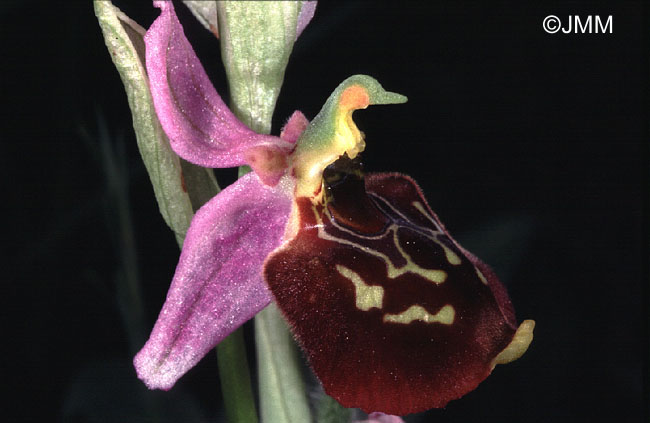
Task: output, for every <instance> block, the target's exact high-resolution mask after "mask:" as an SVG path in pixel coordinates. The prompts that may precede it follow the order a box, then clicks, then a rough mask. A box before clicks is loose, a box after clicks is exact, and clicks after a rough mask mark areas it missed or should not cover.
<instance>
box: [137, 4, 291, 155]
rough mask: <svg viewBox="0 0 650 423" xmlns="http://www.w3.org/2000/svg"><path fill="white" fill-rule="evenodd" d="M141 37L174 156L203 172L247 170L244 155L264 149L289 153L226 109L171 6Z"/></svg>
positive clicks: (285, 146) (285, 145) (286, 146)
mask: <svg viewBox="0 0 650 423" xmlns="http://www.w3.org/2000/svg"><path fill="white" fill-rule="evenodd" d="M154 5H155V6H157V7H159V8H160V9H161V10H162V13H161V14H160V16H159V17H158V18H157V19H156V20H155V21H154V23H153V24H152V25H151V28H149V31H147V35H146V36H145V44H146V64H147V72H148V74H149V80H150V81H149V82H150V86H151V94H152V96H153V102H154V106H155V108H156V113H157V114H158V118H159V119H160V123H161V124H162V127H163V129H164V130H165V133H166V134H167V136H168V137H169V139H170V142H171V146H172V148H173V149H174V151H175V152H176V153H177V154H178V155H179V156H181V157H183V158H184V159H185V160H188V161H190V162H192V163H195V164H198V165H200V166H204V167H232V166H240V165H242V164H246V158H245V156H244V152H245V151H246V150H248V149H249V148H251V147H258V146H267V147H272V148H274V149H281V150H283V151H287V152H288V151H289V150H291V148H292V147H293V146H292V145H291V144H290V143H287V142H285V141H282V140H281V139H280V138H278V137H273V136H270V135H261V134H258V133H256V132H254V131H252V130H251V129H249V128H248V127H247V126H246V125H244V124H243V123H242V122H241V121H240V120H239V119H237V118H236V117H235V115H234V114H233V113H232V112H231V111H230V109H228V107H227V106H226V105H225V103H224V102H223V100H222V99H221V97H220V96H219V94H218V93H217V91H216V90H215V89H214V86H213V85H212V83H211V82H210V79H209V78H208V76H207V74H206V73H205V70H204V69H203V66H201V62H199V59H198V58H197V57H196V54H195V53H194V50H193V49H192V46H191V45H190V43H189V41H188V40H187V38H185V34H184V33H183V27H182V26H181V24H180V22H179V21H178V18H177V17H176V14H175V13H174V6H173V4H172V2H171V1H157V2H154Z"/></svg>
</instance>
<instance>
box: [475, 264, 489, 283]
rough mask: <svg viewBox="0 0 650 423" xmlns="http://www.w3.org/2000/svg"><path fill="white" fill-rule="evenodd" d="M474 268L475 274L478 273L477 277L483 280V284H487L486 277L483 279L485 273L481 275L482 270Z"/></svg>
mask: <svg viewBox="0 0 650 423" xmlns="http://www.w3.org/2000/svg"><path fill="white" fill-rule="evenodd" d="M474 269H476V274H477V275H478V278H479V279H480V280H481V282H483V284H484V285H487V284H488V281H487V279H485V275H483V272H481V271H480V270H479V269H478V267H474Z"/></svg>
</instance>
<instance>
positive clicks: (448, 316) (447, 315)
mask: <svg viewBox="0 0 650 423" xmlns="http://www.w3.org/2000/svg"><path fill="white" fill-rule="evenodd" d="M455 317H456V311H455V310H454V308H453V307H452V306H451V305H449V304H447V305H445V306H444V307H442V308H441V309H440V310H438V312H437V313H436V314H431V313H429V312H428V311H426V310H425V309H424V307H422V306H420V305H417V304H416V305H412V306H411V307H409V308H408V309H407V310H406V311H403V312H401V313H399V314H384V322H385V323H401V324H404V325H408V324H409V323H411V322H413V321H415V320H418V321H421V322H424V323H442V324H443V325H451V324H452V323H454V318H455Z"/></svg>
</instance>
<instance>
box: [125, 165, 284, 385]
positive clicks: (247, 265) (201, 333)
mask: <svg viewBox="0 0 650 423" xmlns="http://www.w3.org/2000/svg"><path fill="white" fill-rule="evenodd" d="M292 193H293V182H292V181H291V179H290V178H285V179H283V180H282V181H280V183H279V184H278V185H277V186H275V187H274V188H269V187H266V186H264V185H262V184H261V183H260V182H259V179H258V177H257V175H255V174H254V173H249V174H247V175H245V176H244V177H242V178H241V179H239V180H238V181H237V182H235V183H234V184H232V185H230V186H229V187H228V188H226V189H225V190H223V191H221V192H220V193H219V194H218V195H217V196H216V197H214V198H213V199H212V200H210V201H209V202H208V203H206V204H205V205H204V206H203V207H202V208H201V209H200V210H199V211H198V212H197V213H196V215H195V216H194V219H193V220H192V224H191V226H190V228H189V230H188V232H187V236H186V238H185V243H184V245H183V251H182V252H181V256H180V260H179V263H178V266H177V267H176V274H175V275H174V279H173V281H172V284H171V287H170V289H169V292H168V293H167V300H166V301H165V304H164V306H163V308H162V311H161V312H160V315H159V316H158V321H157V322H156V325H155V326H154V329H153V331H152V333H151V336H150V338H149V340H148V341H147V343H146V344H145V346H144V348H142V350H141V351H140V352H139V353H138V354H137V355H136V357H135V359H134V365H135V368H136V370H137V372H138V377H139V378H140V379H142V380H143V381H144V382H145V384H146V385H147V386H148V387H149V388H151V389H155V388H160V389H165V390H166V389H170V388H171V387H172V386H173V385H174V383H175V382H176V380H178V378H179V377H181V376H182V375H183V374H184V373H185V372H187V371H188V370H189V369H190V368H192V367H193V366H194V365H195V364H196V363H197V362H198V361H199V360H200V359H201V358H202V357H203V356H204V355H205V354H206V353H207V352H208V351H210V349H212V348H213V347H214V346H215V345H216V344H218V343H219V342H220V341H221V340H222V339H223V338H225V337H226V336H227V335H228V334H229V333H231V332H232V331H233V330H235V329H236V328H237V327H239V326H240V325H241V324H243V323H244V322H246V321H247V320H248V319H250V318H251V317H253V316H254V315H255V314H256V313H257V312H258V311H260V310H261V309H262V308H264V307H266V305H267V304H268V303H269V302H270V300H271V294H270V292H269V290H268V289H267V287H266V284H265V283H264V280H263V279H262V263H263V262H264V260H265V259H266V257H267V256H268V255H269V253H270V252H271V251H273V250H274V249H276V248H277V247H278V246H279V245H280V243H281V240H282V237H283V234H284V228H285V226H286V222H287V220H288V218H289V213H290V211H291V206H292V201H293V200H292Z"/></svg>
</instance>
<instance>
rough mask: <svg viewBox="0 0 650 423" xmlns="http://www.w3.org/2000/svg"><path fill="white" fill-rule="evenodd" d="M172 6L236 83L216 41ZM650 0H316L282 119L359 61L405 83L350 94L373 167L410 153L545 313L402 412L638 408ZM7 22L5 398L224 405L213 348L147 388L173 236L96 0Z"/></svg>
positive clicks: (400, 163) (11, 5)
mask: <svg viewBox="0 0 650 423" xmlns="http://www.w3.org/2000/svg"><path fill="white" fill-rule="evenodd" d="M429 3H432V4H429ZM116 4H118V5H120V7H121V8H122V10H123V11H124V12H126V13H127V14H128V15H130V16H131V17H132V18H134V19H135V20H136V21H138V22H139V23H140V24H142V25H143V26H145V27H148V26H149V25H150V24H151V22H152V21H153V19H155V17H156V16H157V14H158V12H157V11H156V10H155V9H154V8H153V7H151V6H150V4H149V3H148V2H138V4H136V3H135V2H126V1H123V2H116ZM177 11H178V14H179V16H180V19H181V22H183V23H184V25H185V28H186V32H187V34H188V37H189V38H190V41H192V43H193V44H194V46H195V49H196V50H197V53H198V55H199V57H200V58H201V59H202V61H203V63H204V65H205V67H206V68H207V70H208V73H209V74H210V76H211V78H212V79H213V81H214V82H215V85H216V86H217V89H218V90H219V92H221V93H224V94H226V92H227V91H226V90H225V77H224V73H223V70H222V67H221V64H220V55H219V47H218V41H217V40H215V39H214V38H213V37H212V36H211V34H210V33H208V32H207V31H205V30H204V29H203V28H202V27H201V26H200V25H199V24H198V22H196V21H194V20H193V18H192V16H191V15H190V13H189V12H188V11H187V10H186V9H185V8H184V7H183V6H180V5H178V6H177ZM645 13H647V9H646V10H644V8H643V7H642V3H641V2H624V1H618V2H615V1H610V2H606V3H605V2H544V3H542V2H537V1H535V2H532V1H530V2H514V1H513V2H507V3H505V2H501V3H492V2H490V3H487V2H486V3H479V2H471V3H470V2H435V3H434V2H417V3H411V2H389V3H379V2H372V3H367V2H366V3H364V2H329V3H325V2H321V4H320V5H319V7H318V10H317V12H316V16H315V18H314V20H313V21H312V23H311V24H310V26H309V27H308V28H307V29H306V30H305V32H304V34H303V36H302V37H301V38H300V40H299V41H298V43H297V44H296V46H295V48H294V53H293V55H292V58H291V61H290V64H289V67H288V69H287V71H286V79H285V81H286V82H285V84H284V87H283V91H282V94H281V96H280V100H279V102H278V106H277V112H276V116H275V118H274V131H275V132H276V133H277V131H278V130H279V127H280V126H281V125H282V123H283V121H284V119H286V117H288V116H289V115H290V113H291V112H292V111H293V110H294V109H297V108H298V109H300V110H302V111H303V112H304V113H305V114H306V115H307V116H308V117H310V118H311V117H313V116H314V115H315V114H316V113H317V112H318V110H319V109H320V106H321V105H322V103H323V102H324V101H325V99H326V98H327V96H328V95H329V94H330V92H331V91H332V90H333V89H334V88H335V87H336V85H337V84H338V83H339V82H341V81H342V80H343V79H345V78H346V77H348V76H350V75H352V74H355V73H365V74H369V75H372V76H374V77H375V78H377V79H378V80H379V81H380V82H381V83H382V84H383V86H384V87H385V88H387V89H389V90H392V91H396V92H399V93H402V94H405V95H407V96H408V97H409V102H408V103H406V104H405V105H399V106H381V107H372V108H370V109H369V110H367V111H360V112H357V113H356V114H355V119H356V121H357V123H358V125H359V127H360V128H361V129H362V130H363V131H364V132H365V133H366V141H367V144H368V147H367V149H366V153H365V155H364V157H365V163H366V168H367V170H369V171H399V172H403V173H407V174H410V175H411V176H413V177H414V178H415V179H416V180H417V181H418V182H419V183H420V185H421V186H422V188H423V190H424V192H425V193H426V195H427V197H428V199H429V202H430V205H431V207H432V208H433V209H434V210H435V211H436V212H437V213H438V215H439V216H440V217H441V219H442V220H443V222H445V224H446V225H447V228H448V229H449V230H450V232H451V233H452V234H454V235H455V236H456V237H457V239H458V240H459V241H460V242H461V243H462V244H463V245H464V246H465V247H466V248H468V249H469V250H470V251H473V252H474V253H475V254H477V255H478V256H479V257H482V258H483V259H484V260H485V261H486V262H487V263H490V264H491V265H493V267H494V268H495V270H496V272H497V273H498V274H499V275H500V276H501V278H502V280H503V282H504V283H505V284H506V285H507V287H508V289H509V292H510V294H511V297H512V300H513V303H514V304H515V308H516V310H517V314H518V318H519V319H520V320H522V319H525V318H532V319H534V320H536V321H537V327H536V330H535V340H534V341H533V343H532V345H531V348H530V350H529V351H528V352H527V353H526V355H525V356H524V357H523V358H522V359H520V360H518V361H516V362H514V363H512V364H508V365H506V366H499V367H497V369H496V370H495V371H494V373H493V375H492V376H490V377H489V378H488V379H487V380H486V381H485V382H484V383H483V384H481V385H480V386H479V388H478V389H477V390H475V391H474V392H472V393H470V394H468V395H467V396H466V397H465V398H463V399H461V400H457V401H454V402H452V403H450V404H449V405H448V407H447V408H446V409H444V410H433V411H431V412H428V413H426V414H422V415H419V416H412V418H411V419H410V420H409V421H422V422H427V421H431V422H434V421H435V422H594V421H607V420H614V421H617V422H639V421H643V418H644V409H645V407H646V405H647V397H645V396H644V390H643V381H644V377H643V374H644V372H645V370H646V366H645V362H646V361H647V357H648V354H647V348H646V347H647V325H646V321H647V317H646V316H647V311H646V308H645V307H644V305H645V302H644V298H646V297H645V294H647V290H646V286H647V279H646V276H647V272H646V270H647V258H648V257H647V249H644V248H643V246H644V245H645V241H646V240H647V238H646V237H645V236H644V233H645V230H646V229H647V226H646V225H645V222H644V218H647V215H646V214H645V212H646V211H647V210H646V209H644V200H645V199H646V198H647V190H646V188H647V180H648V177H649V173H648V168H647V164H646V163H647V158H648V156H647V144H648V141H649V139H648V131H647V122H648V113H647V89H648V83H647V82H648V77H649V76H650V72H649V69H648V52H649V51H650V50H649V48H650V46H649V45H648V42H647V40H648V31H647V28H650V26H649V23H648V21H647V19H646V17H647V16H646V15H645ZM550 14H553V15H557V16H558V17H560V18H561V19H563V20H565V19H567V18H568V16H569V15H580V16H581V17H583V16H584V17H586V16H588V15H600V16H601V17H602V18H606V17H607V16H608V15H612V16H613V34H562V33H559V34H554V35H551V34H547V33H546V32H544V30H543V29H542V20H543V19H544V17H546V16H547V15H550ZM0 33H1V34H2V39H3V41H2V43H1V44H0V45H1V47H0V49H2V50H1V51H2V60H1V62H0V63H1V64H0V69H2V78H1V82H0V86H1V90H2V91H1V92H2V103H3V107H2V131H0V139H2V154H1V156H0V160H1V162H0V164H1V166H0V168H1V169H2V177H3V178H2V179H3V186H4V187H5V188H6V189H3V192H4V195H3V204H4V207H3V210H4V212H3V224H4V226H5V228H6V229H5V231H4V234H5V236H4V248H5V254H4V257H5V262H4V265H3V268H4V272H5V274H6V275H8V276H5V277H4V278H3V281H4V286H5V287H4V290H3V293H4V294H3V295H2V297H3V303H5V305H4V306H3V307H2V313H3V328H4V329H5V334H4V336H3V338H4V341H3V355H4V356H5V358H4V360H3V367H4V368H3V375H4V377H3V385H5V387H6V388H7V387H8V388H9V389H10V390H11V391H12V394H11V396H9V397H8V398H9V403H10V404H9V406H8V407H3V408H4V409H5V410H4V411H3V413H4V415H6V416H9V418H8V419H9V421H65V422H104V421H106V422H113V421H115V422H121V421H184V422H193V421H220V420H219V416H221V414H222V411H221V406H220V401H221V400H220V392H219V386H218V379H217V369H216V359H215V356H214V354H211V355H209V356H208V357H206V358H205V359H204V360H203V361H202V362H201V363H200V364H199V365H198V366H197V367H196V368H194V369H193V370H192V371H190V373H189V374H188V375H186V376H185V377H184V378H183V379H182V380H181V381H180V382H179V383H178V384H177V386H176V387H175V388H174V389H173V390H172V391H170V392H169V393H163V392H153V393H149V392H147V391H146V389H145V388H144V387H143V386H142V385H141V384H140V382H139V381H137V379H136V378H135V374H134V371H133V370H132V367H131V365H130V360H131V356H132V354H133V349H134V348H138V347H139V346H140V345H141V342H142V341H143V339H142V337H143V336H146V334H147V332H148V330H149V329H150V327H151V325H152V324H153V322H154V320H155V317H156V315H157V313H158V310H159V308H160V306H161V304H162V302H163V300H164V296H165V292H166V289H167V287H168V283H169V281H170V279H171V276H172V274H173V270H174V267H175V264H176V260H177V257H178V249H177V246H176V244H175V240H174V238H173V237H172V235H171V233H170V232H169V231H168V229H167V228H166V226H165V225H164V223H163V221H162V219H161V217H160V215H159V213H158V212H157V207H156V204H155V200H154V198H153V194H152V190H151V187H150V184H149V181H148V177H147V175H146V172H145V170H144V167H143V165H142V164H141V162H140V159H139V156H138V153H137V149H136V146H135V138H134V135H133V132H132V129H131V118H130V113H129V109H128V105H127V102H126V96H125V94H124V91H123V87H122V85H121V82H120V80H119V77H118V74H117V72H116V70H115V69H114V67H113V65H112V63H111V60H110V57H109V55H108V53H107V50H106V48H105V46H104V44H103V39H102V36H101V32H100V30H99V27H98V25H97V22H96V20H95V18H94V15H93V10H92V5H91V4H89V3H86V2H75V1H70V2H63V1H61V2H45V1H34V2H18V1H16V2H3V3H1V4H0ZM101 140H104V141H107V142H104V143H102V142H101ZM102 146H104V147H108V150H111V151H114V152H115V154H116V156H115V158H116V160H117V161H116V163H117V165H118V168H119V167H120V166H121V168H122V169H123V172H122V173H121V175H122V177H123V181H124V186H125V187H127V188H128V195H127V196H126V197H125V198H126V199H127V200H128V201H127V202H120V201H119V199H118V197H116V196H115V195H114V193H113V192H114V191H111V190H110V189H109V183H108V182H107V177H106V175H107V173H106V172H105V166H103V165H102V163H103V162H102V160H103V159H102V157H105V156H102V153H101V151H102ZM105 149H106V148H105ZM233 175H234V174H233V173H232V172H224V171H220V172H219V176H220V177H222V181H227V180H232V178H234V176H233ZM224 178H225V179H224ZM122 192H124V191H122ZM120 213H121V214H120ZM120 216H121V217H122V220H120ZM125 217H127V218H128V219H130V222H131V227H132V232H127V234H131V235H132V236H133V237H132V242H129V243H127V244H124V236H123V235H122V234H121V233H120V230H121V229H120V228H121V227H122V226H120V222H122V223H124V222H125V220H124V219H125ZM130 248H131V249H130ZM125 262H126V263H127V265H126V267H125ZM124 269H129V270H130V273H128V272H126V273H125V271H124ZM125 275H131V276H132V277H133V278H134V279H133V280H137V281H138V283H139V286H140V288H141V292H142V298H143V302H144V311H143V314H142V318H143V319H144V320H143V322H144V323H143V327H139V326H138V325H137V324H135V323H133V320H128V322H130V323H126V324H125V323H124V322H125V320H124V316H130V318H131V319H133V316H134V315H135V314H137V313H133V312H132V311H131V312H128V307H127V312H126V313H124V312H123V310H124V307H122V308H120V307H121V304H123V303H121V302H120V300H119V299H120V298H123V297H122V296H121V295H120V292H121V291H120V288H119V286H121V285H120V283H121V282H120V281H124V280H126V279H125ZM121 310H122V311H121ZM136 317H137V316H136ZM248 329H250V328H248ZM129 334H130V335H129ZM129 336H131V338H129ZM129 339H132V340H133V341H132V343H130V341H129ZM314 389H315V388H314ZM157 418H159V419H162V420H156V419H157ZM646 421H647V420H646Z"/></svg>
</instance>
